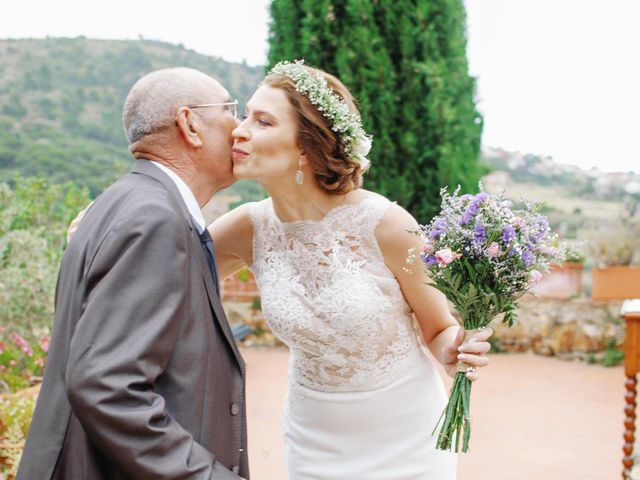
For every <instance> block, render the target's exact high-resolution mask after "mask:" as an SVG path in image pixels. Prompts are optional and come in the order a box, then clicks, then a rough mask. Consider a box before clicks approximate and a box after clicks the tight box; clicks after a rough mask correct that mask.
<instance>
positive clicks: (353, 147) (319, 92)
mask: <svg viewBox="0 0 640 480" xmlns="http://www.w3.org/2000/svg"><path fill="white" fill-rule="evenodd" d="M272 74H277V75H283V76H285V77H288V78H290V79H291V80H293V82H294V83H295V87H296V91H298V92H299V93H301V94H303V95H305V96H306V97H307V98H309V101H310V102H311V103H312V104H313V105H315V106H316V107H317V108H318V111H319V112H320V113H321V114H322V116H323V117H325V118H326V119H327V120H329V121H330V122H331V130H332V131H333V132H334V133H336V135H338V137H339V138H340V143H342V145H343V146H344V152H345V154H346V156H347V157H348V158H350V159H351V160H353V161H355V162H358V163H359V164H360V166H361V168H363V169H366V168H367V167H368V166H369V163H370V162H369V160H368V159H367V157H366V155H367V154H368V153H369V151H370V150H371V142H372V137H371V136H370V135H367V132H365V131H364V129H363V128H362V122H361V120H360V116H359V115H358V114H357V113H353V112H351V111H350V110H349V106H348V105H347V102H345V101H344V100H343V99H342V98H340V97H339V96H338V95H336V94H335V93H334V92H333V90H332V89H331V87H329V84H328V83H327V80H326V79H325V78H324V77H323V76H321V75H317V74H314V73H313V72H312V71H310V70H309V69H307V68H306V67H305V65H304V60H295V61H294V62H287V61H285V62H280V63H278V64H276V65H275V66H274V67H273V68H272V69H271V70H270V71H269V74H268V75H272Z"/></svg>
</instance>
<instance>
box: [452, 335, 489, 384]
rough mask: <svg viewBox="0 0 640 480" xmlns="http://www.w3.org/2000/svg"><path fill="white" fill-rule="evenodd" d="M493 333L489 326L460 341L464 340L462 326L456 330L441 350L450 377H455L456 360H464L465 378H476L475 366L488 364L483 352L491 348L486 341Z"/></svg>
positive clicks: (474, 379)
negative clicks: (450, 340)
mask: <svg viewBox="0 0 640 480" xmlns="http://www.w3.org/2000/svg"><path fill="white" fill-rule="evenodd" d="M491 335H493V330H492V329H491V328H489V327H487V328H484V329H483V330H480V331H479V332H477V333H475V334H473V335H472V336H471V338H470V339H469V341H468V342H466V343H464V344H463V343H462V341H463V340H464V328H461V329H460V330H459V331H458V334H457V335H456V337H455V338H454V339H453V341H452V342H451V343H449V345H447V346H446V347H445V348H444V349H443V352H442V357H443V358H442V359H443V364H444V368H445V371H446V372H447V374H448V375H449V376H450V377H452V378H453V377H455V375H456V368H457V365H458V361H460V362H464V364H465V365H468V366H469V371H467V378H468V379H469V380H471V381H472V382H474V381H476V380H477V379H478V372H477V370H476V369H477V368H479V367H486V366H487V365H489V359H488V358H487V357H486V356H485V354H486V353H487V352H488V351H489V350H491V345H490V344H489V342H488V341H487V340H488V339H489V337H491Z"/></svg>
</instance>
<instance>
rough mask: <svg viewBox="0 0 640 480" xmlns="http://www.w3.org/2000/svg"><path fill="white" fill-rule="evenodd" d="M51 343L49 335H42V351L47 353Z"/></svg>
mask: <svg viewBox="0 0 640 480" xmlns="http://www.w3.org/2000/svg"><path fill="white" fill-rule="evenodd" d="M50 343H51V338H50V337H49V335H41V336H40V349H41V350H42V351H43V352H44V353H47V352H48V351H49V344H50Z"/></svg>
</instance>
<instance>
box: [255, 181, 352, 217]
mask: <svg viewBox="0 0 640 480" xmlns="http://www.w3.org/2000/svg"><path fill="white" fill-rule="evenodd" d="M267 193H268V194H269V196H270V197H271V200H272V202H273V208H274V210H275V212H276V214H277V215H278V218H279V219H280V220H281V221H283V222H298V221H301V220H321V219H322V218H324V216H325V215H326V214H327V213H328V212H329V211H330V210H331V209H333V208H335V207H337V206H340V205H344V204H346V203H351V201H352V196H353V195H354V194H355V195H359V192H358V191H357V190H356V191H353V192H349V193H347V194H344V195H331V194H329V193H326V192H324V191H323V190H321V189H320V188H319V187H317V186H314V188H311V187H309V186H308V185H296V184H293V186H292V187H289V186H287V187H286V188H282V187H281V188H270V189H267Z"/></svg>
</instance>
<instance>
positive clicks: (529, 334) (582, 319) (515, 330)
mask: <svg viewBox="0 0 640 480" xmlns="http://www.w3.org/2000/svg"><path fill="white" fill-rule="evenodd" d="M224 305H225V309H226V311H227V316H228V318H229V321H230V323H231V324H236V323H246V324H248V325H250V326H251V327H252V328H254V329H255V331H256V334H255V335H251V336H250V337H249V338H248V339H247V340H246V341H245V342H244V344H245V345H269V346H273V345H277V344H279V342H278V340H277V339H276V338H275V337H274V336H273V334H271V332H270V331H269V328H268V327H267V326H266V324H265V322H264V318H263V317H262V312H261V311H260V310H259V308H256V306H255V304H254V305H252V302H249V301H232V300H226V301H225V302H224ZM621 305H622V302H620V301H610V302H606V301H593V300H591V299H590V298H585V297H580V298H572V299H566V300H556V299H548V298H539V297H533V296H526V297H524V298H523V299H522V300H521V301H520V308H519V310H518V318H519V320H518V323H517V325H516V326H514V327H511V328H509V327H507V326H506V325H504V324H503V323H502V320H501V318H498V319H496V320H494V321H493V322H492V324H491V327H492V328H493V330H494V332H495V333H494V335H493V338H492V342H493V345H494V351H504V352H534V353H537V354H540V355H545V356H556V357H559V358H562V359H567V360H574V359H577V360H587V359H588V358H590V357H591V358H594V359H595V360H598V359H599V358H600V357H601V356H602V353H603V351H604V350H605V348H606V346H607V344H608V343H609V342H610V340H611V339H613V341H614V343H615V345H616V346H617V347H618V348H620V349H621V348H622V346H623V343H624V334H625V327H624V320H623V319H622V318H620V315H619V312H620V307H621ZM252 307H253V308H252ZM454 315H455V312H454Z"/></svg>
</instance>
